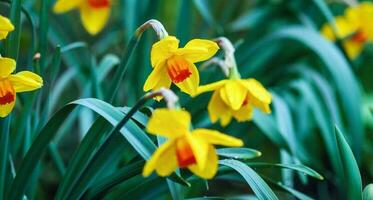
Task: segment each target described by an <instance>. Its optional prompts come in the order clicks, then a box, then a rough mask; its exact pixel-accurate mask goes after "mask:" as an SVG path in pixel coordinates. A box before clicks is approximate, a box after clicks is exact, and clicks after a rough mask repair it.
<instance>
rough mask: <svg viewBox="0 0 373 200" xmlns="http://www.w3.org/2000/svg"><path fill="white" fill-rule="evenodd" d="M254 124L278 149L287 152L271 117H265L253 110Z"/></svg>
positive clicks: (285, 145)
mask: <svg viewBox="0 0 373 200" xmlns="http://www.w3.org/2000/svg"><path fill="white" fill-rule="evenodd" d="M253 121H254V123H255V124H256V125H257V126H258V127H259V129H260V130H261V131H262V132H263V134H265V135H266V136H267V137H268V138H269V139H270V140H271V141H272V142H273V143H275V144H276V145H277V146H278V147H280V148H284V149H287V150H289V146H288V143H287V142H286V141H285V138H284V137H283V136H282V135H281V133H280V131H279V130H278V127H277V125H276V122H275V119H274V117H273V116H271V115H266V114H264V113H262V112H260V111H258V110H254V119H253Z"/></svg>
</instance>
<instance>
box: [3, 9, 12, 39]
mask: <svg viewBox="0 0 373 200" xmlns="http://www.w3.org/2000/svg"><path fill="white" fill-rule="evenodd" d="M13 30H14V26H13V24H12V23H11V22H10V20H9V19H8V18H6V17H3V16H1V15H0V40H2V39H5V38H6V36H7V35H8V33H9V32H11V31H13Z"/></svg>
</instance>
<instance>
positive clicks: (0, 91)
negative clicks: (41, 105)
mask: <svg viewBox="0 0 373 200" xmlns="http://www.w3.org/2000/svg"><path fill="white" fill-rule="evenodd" d="M15 69H16V61H15V60H13V59H10V58H3V57H0V117H2V118H4V117H6V116H8V115H9V113H10V112H12V110H13V108H14V105H15V102H16V94H17V93H19V92H28V91H32V90H36V89H38V88H40V87H42V86H43V79H42V78H41V77H40V76H39V75H37V74H35V73H33V72H29V71H21V72H18V73H16V74H12V73H13V72H14V70H15Z"/></svg>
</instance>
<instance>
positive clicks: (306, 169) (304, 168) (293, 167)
mask: <svg viewBox="0 0 373 200" xmlns="http://www.w3.org/2000/svg"><path fill="white" fill-rule="evenodd" d="M246 164H247V165H249V166H252V167H265V168H272V167H279V168H286V169H291V170H295V171H298V172H301V173H304V174H307V175H309V176H311V177H314V178H316V179H319V180H324V177H323V176H321V175H320V174H319V173H317V172H316V171H315V170H313V169H311V168H309V167H307V166H304V165H296V164H271V163H260V162H249V163H246Z"/></svg>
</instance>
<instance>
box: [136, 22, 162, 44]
mask: <svg viewBox="0 0 373 200" xmlns="http://www.w3.org/2000/svg"><path fill="white" fill-rule="evenodd" d="M149 27H151V28H152V29H153V30H154V31H155V33H156V34H157V37H158V38H159V39H160V40H161V39H163V38H165V37H167V36H168V33H167V31H166V29H165V28H164V26H163V24H162V23H161V22H159V21H158V20H155V19H151V20H149V21H147V22H145V23H144V24H143V25H141V26H140V27H139V28H138V29H137V30H136V37H137V38H140V36H141V35H142V34H143V33H144V31H145V30H147V29H148V28H149Z"/></svg>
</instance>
